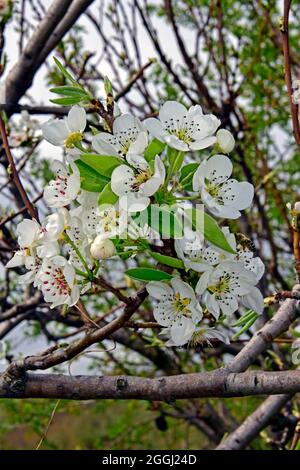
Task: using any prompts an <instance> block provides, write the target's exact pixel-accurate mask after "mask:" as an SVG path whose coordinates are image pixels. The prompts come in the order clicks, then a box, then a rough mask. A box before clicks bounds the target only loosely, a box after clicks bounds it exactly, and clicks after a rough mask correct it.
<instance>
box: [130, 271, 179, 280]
mask: <svg viewBox="0 0 300 470" xmlns="http://www.w3.org/2000/svg"><path fill="white" fill-rule="evenodd" d="M125 274H126V275H127V276H128V277H131V278H132V279H136V280H138V281H143V282H149V281H169V280H170V279H172V277H173V276H171V275H170V274H168V273H165V272H164V271H160V270H159V269H153V268H132V269H128V270H127V271H125Z"/></svg>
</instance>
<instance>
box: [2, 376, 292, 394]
mask: <svg viewBox="0 0 300 470" xmlns="http://www.w3.org/2000/svg"><path fill="white" fill-rule="evenodd" d="M17 384H18V386H17V387H16V381H15V380H13V378H12V376H11V375H9V374H8V373H7V372H6V373H4V374H2V376H0V397H1V398H21V397H22V398H57V399H59V398H66V399H71V400H90V399H107V398H115V399H136V400H158V401H174V400H177V399H185V398H203V397H205V398H208V397H241V396H248V395H269V394H272V395H275V394H280V393H283V392H288V393H297V392H300V371H299V370H294V371H284V372H263V371H250V372H244V373H240V374H234V373H229V372H226V371H224V369H219V370H216V371H213V372H202V373H199V374H183V375H173V376H169V377H159V378H154V379H149V378H144V377H129V376H115V377H96V376H89V375H82V376H67V375H62V374H28V375H26V376H25V375H24V377H23V378H22V377H19V378H18V380H17Z"/></svg>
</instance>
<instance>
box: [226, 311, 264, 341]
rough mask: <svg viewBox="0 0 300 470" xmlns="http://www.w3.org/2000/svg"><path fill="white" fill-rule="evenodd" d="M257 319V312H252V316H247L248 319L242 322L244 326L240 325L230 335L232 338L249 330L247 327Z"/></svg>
mask: <svg viewBox="0 0 300 470" xmlns="http://www.w3.org/2000/svg"><path fill="white" fill-rule="evenodd" d="M257 319H258V315H257V313H255V312H253V313H252V316H250V317H249V320H248V321H247V322H246V323H245V324H244V326H242V328H241V329H240V330H239V331H237V332H236V333H235V334H234V335H233V336H232V339H233V340H235V339H237V338H238V337H239V336H241V335H242V334H243V333H245V331H247V330H249V328H251V326H252V325H253V324H254V323H255V322H256V320H257Z"/></svg>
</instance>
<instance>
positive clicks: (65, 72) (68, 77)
mask: <svg viewBox="0 0 300 470" xmlns="http://www.w3.org/2000/svg"><path fill="white" fill-rule="evenodd" d="M53 59H54V62H55V64H56V66H57V67H58V68H59V70H60V71H61V73H62V74H63V76H64V77H65V78H66V79H67V80H69V82H71V83H73V84H74V85H78V83H77V81H76V79H75V78H74V77H73V76H72V75H71V74H70V72H68V71H67V69H66V68H65V67H64V66H63V64H62V63H61V62H60V61H59V60H58V59H57V58H56V57H53Z"/></svg>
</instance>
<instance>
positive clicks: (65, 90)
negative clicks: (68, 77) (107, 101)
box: [49, 86, 87, 97]
mask: <svg viewBox="0 0 300 470" xmlns="http://www.w3.org/2000/svg"><path fill="white" fill-rule="evenodd" d="M49 91H51V93H56V94H57V95H64V96H69V97H73V96H78V97H79V96H87V94H86V92H85V91H84V90H82V88H80V87H78V86H77V87H75V86H59V87H55V88H50V90H49Z"/></svg>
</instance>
